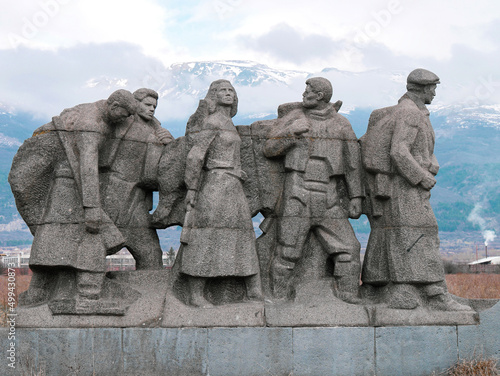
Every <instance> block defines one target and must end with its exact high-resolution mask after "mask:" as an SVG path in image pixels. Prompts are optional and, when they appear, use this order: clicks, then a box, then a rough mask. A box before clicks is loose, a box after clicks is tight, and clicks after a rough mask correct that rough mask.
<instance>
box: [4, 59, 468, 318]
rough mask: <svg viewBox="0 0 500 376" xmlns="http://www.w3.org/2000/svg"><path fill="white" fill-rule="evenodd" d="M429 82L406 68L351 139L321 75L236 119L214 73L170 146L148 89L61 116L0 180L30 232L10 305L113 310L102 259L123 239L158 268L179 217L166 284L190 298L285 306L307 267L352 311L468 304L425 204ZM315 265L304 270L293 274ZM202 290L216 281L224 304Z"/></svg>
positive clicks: (227, 89) (229, 90)
mask: <svg viewBox="0 0 500 376" xmlns="http://www.w3.org/2000/svg"><path fill="white" fill-rule="evenodd" d="M437 84H439V78H438V77H437V76H436V75H435V74H434V73H432V72H429V71H427V70H425V69H416V70H414V71H413V72H411V73H410V75H409V76H408V80H407V93H406V94H405V95H403V97H402V98H401V99H400V100H399V103H398V104H397V105H395V106H392V107H387V108H383V109H379V110H375V111H374V112H373V113H372V115H371V117H370V121H369V124H368V129H367V132H366V134H365V135H364V136H363V137H362V138H361V139H360V140H358V139H357V137H356V135H355V134H354V131H353V129H352V127H351V124H350V123H349V121H348V120H347V119H346V118H345V117H344V116H342V115H341V114H339V112H338V111H339V109H340V106H341V105H342V102H340V101H337V102H335V103H332V102H331V98H332V94H333V89H332V85H331V83H330V82H329V81H328V80H327V79H325V78H321V77H315V78H310V79H308V80H307V81H306V89H305V91H304V93H303V95H302V98H303V99H302V102H296V103H286V104H282V105H280V106H279V108H278V118H277V119H275V120H270V121H262V122H257V123H254V124H252V125H250V126H238V127H235V126H234V124H233V122H232V120H231V119H232V117H234V116H235V115H236V112H237V107H238V96H237V94H236V91H235V89H234V87H233V86H232V85H231V83H230V82H229V81H226V80H217V81H214V82H213V83H212V84H211V85H210V88H209V89H208V92H207V95H206V97H205V99H203V100H201V101H200V104H199V106H198V109H197V110H196V112H195V113H194V114H193V115H192V116H191V118H190V119H189V121H188V123H187V127H186V135H185V136H184V137H179V138H177V139H174V138H173V137H172V136H171V134H170V133H169V132H168V131H167V130H166V129H164V128H162V127H161V125H160V123H159V121H158V120H157V119H156V118H155V117H154V113H155V109H156V106H157V103H158V94H157V93H156V92H155V91H153V90H150V89H139V90H137V91H136V92H134V93H133V94H132V93H130V92H128V91H126V90H118V91H116V92H114V93H113V94H111V96H110V97H109V98H108V99H107V100H102V101H98V102H95V103H90V104H82V105H78V106H76V107H73V108H70V109H66V110H64V111H63V112H62V113H61V114H60V115H59V116H55V117H54V118H53V119H52V121H51V122H50V123H48V124H46V125H44V126H42V127H40V128H39V129H37V130H36V131H35V132H34V135H33V137H31V138H30V139H28V140H26V142H25V143H24V144H23V145H22V146H21V148H20V150H19V151H18V153H17V155H16V156H15V158H14V162H13V165H12V170H11V173H10V175H9V181H10V184H11V187H12V190H13V193H14V196H15V198H16V204H17V206H18V210H19V212H20V214H21V216H22V217H23V219H24V220H25V221H26V223H27V224H28V226H29V228H30V230H31V232H32V233H33V235H34V241H33V247H32V251H31V259H30V268H31V269H32V271H33V278H32V281H31V284H30V287H29V290H28V291H27V292H26V293H25V294H24V295H23V296H22V300H21V303H22V304H23V305H25V306H35V305H39V304H44V303H48V304H49V308H50V309H51V311H52V313H53V314H111V315H122V314H124V312H125V310H126V308H127V304H130V299H129V300H128V303H127V304H125V303H124V302H123V299H122V297H123V296H124V291H122V290H121V289H123V288H122V287H120V286H118V285H117V284H116V283H114V282H113V280H112V279H110V278H107V277H106V274H105V273H106V256H108V255H111V254H113V253H116V252H118V251H119V250H120V249H121V248H122V247H126V248H127V249H128V250H129V251H130V253H131V254H132V256H133V257H134V259H135V261H136V269H137V270H156V269H162V268H163V265H162V251H161V248H160V244H159V240H158V236H157V232H156V228H165V227H168V226H171V225H176V224H178V225H182V227H183V228H182V235H181V248H180V250H179V253H178V256H177V260H176V263H175V266H174V269H173V271H172V273H173V274H174V276H175V278H173V279H175V283H176V284H180V285H182V286H183V287H182V288H181V290H179V291H183V293H180V295H182V294H184V295H185V297H184V298H181V297H179V299H181V300H182V299H183V301H184V303H185V304H189V305H191V306H194V307H199V308H209V307H212V306H213V305H214V304H220V302H227V301H242V300H241V299H243V301H262V300H263V299H264V296H265V297H266V299H268V300H270V301H274V302H284V301H285V302H289V301H293V298H294V294H295V291H296V289H297V286H298V285H300V284H301V283H305V282H304V279H305V278H306V277H305V276H307V278H306V279H309V280H311V279H312V280H314V279H322V278H329V279H330V280H331V283H332V289H333V291H334V293H335V296H336V297H337V298H338V299H340V300H342V301H344V302H346V303H350V304H365V305H366V304H387V305H388V306H389V307H390V308H394V309H414V308H416V307H417V306H428V307H431V308H433V309H439V310H470V308H469V307H468V306H466V305H462V304H460V303H458V302H457V301H455V300H454V299H453V298H452V296H450V294H449V293H448V291H447V288H446V284H445V279H444V271H443V266H442V262H441V259H440V255H439V238H438V227H437V222H436V218H435V216H434V214H433V212H432V209H431V206H430V203H429V198H430V190H431V188H432V187H433V186H434V184H435V183H436V180H435V178H434V176H435V175H436V174H437V172H438V169H439V165H438V162H437V160H436V157H435V155H434V139H435V136H434V131H433V129H432V126H431V123H430V121H429V112H428V110H427V108H426V104H430V103H431V101H432V99H433V98H434V96H435V89H436V85H437ZM257 134H264V136H263V137H261V136H257ZM153 191H159V197H160V202H159V203H158V207H157V209H156V211H155V212H154V213H153V214H152V215H151V214H150V211H151V210H152V207H153V201H152V193H153ZM268 192H272V193H271V194H268ZM258 212H261V213H262V214H263V215H264V217H265V219H264V222H263V229H264V234H263V235H262V236H261V237H260V238H259V239H256V238H255V232H254V228H253V224H252V217H253V216H254V215H255V214H257V213H258ZM362 213H364V214H366V215H367V216H368V218H369V221H370V224H371V228H372V230H371V234H370V238H369V242H368V246H367V249H366V254H365V257H364V262H363V267H362V270H361V261H360V243H359V241H358V240H357V239H356V236H355V234H354V231H353V228H352V226H351V224H350V222H349V218H352V219H357V218H359V217H360V215H361V214H362ZM264 223H266V225H264ZM314 258H315V260H316V261H315V262H314V263H315V265H316V266H315V267H316V269H317V270H315V271H310V270H306V271H304V270H305V269H304V268H306V269H307V268H309V269H311V267H308V266H307V265H309V264H308V262H309V263H310V261H308V260H311V259H314ZM317 260H319V261H317ZM165 272H166V271H165ZM360 275H361V280H362V285H361V286H360ZM224 279H228V280H229V281H226V282H227V283H225V284H224V283H221V280H224ZM212 285H213V286H212ZM210 286H212V287H213V288H215V289H218V288H219V289H227V290H228V292H225V293H222V295H224V296H225V298H224V299H226V300H224V299H218V298H217V297H214V296H212V294H210V292H209V291H208V290H210ZM238 289H240V290H241V289H243V290H244V294H243V296H242V295H241V294H239V295H238V294H235V293H234V291H235V290H238ZM131 290H133V286H132V287H131ZM173 291H177V290H176V289H173ZM231 294H233V295H234V296H236V298H234V297H233V298H231V296H232V295H231ZM128 295H129V298H130V296H132V295H133V294H131V293H130V291H129V292H128ZM228 296H229V298H228Z"/></svg>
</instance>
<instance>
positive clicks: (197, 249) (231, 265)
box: [179, 80, 262, 307]
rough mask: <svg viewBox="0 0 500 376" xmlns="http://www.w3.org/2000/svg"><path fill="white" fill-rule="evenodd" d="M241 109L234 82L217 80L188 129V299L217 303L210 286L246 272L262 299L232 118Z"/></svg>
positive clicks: (184, 250) (253, 294) (249, 286)
mask: <svg viewBox="0 0 500 376" xmlns="http://www.w3.org/2000/svg"><path fill="white" fill-rule="evenodd" d="M237 108H238V97H237V95H236V91H235V90H234V88H233V86H232V85H231V83H230V82H229V81H226V80H217V81H214V82H212V84H211V85H210V88H209V89H208V93H207V96H206V97H205V99H204V100H202V101H201V102H200V105H199V107H198V109H197V111H196V113H195V114H194V115H193V116H192V117H191V119H190V121H189V122H188V125H187V129H186V139H187V140H186V142H187V144H188V151H187V156H186V169H185V175H184V182H185V184H186V187H187V194H186V198H185V205H186V215H185V218H184V225H183V229H182V234H181V244H182V246H181V249H180V250H179V253H180V260H179V261H180V263H181V264H180V265H181V266H180V272H181V273H182V274H184V275H186V276H187V280H188V284H189V290H190V291H189V295H190V297H189V303H190V304H191V305H193V306H197V307H210V306H211V305H212V303H211V302H209V301H208V300H207V299H206V297H205V286H206V283H207V281H208V279H213V278H216V277H229V276H232V277H242V278H244V280H245V285H246V295H247V298H248V299H251V300H255V299H261V298H262V288H261V281H260V271H259V262H258V258H257V252H256V249H255V232H254V230H253V225H252V217H251V215H250V210H249V207H248V202H247V199H246V197H245V193H244V192H243V186H242V181H243V180H245V174H244V173H243V171H242V169H241V161H240V144H241V140H240V137H239V135H238V132H237V130H236V128H235V126H234V124H233V122H232V120H231V118H232V117H233V116H234V115H236V112H237Z"/></svg>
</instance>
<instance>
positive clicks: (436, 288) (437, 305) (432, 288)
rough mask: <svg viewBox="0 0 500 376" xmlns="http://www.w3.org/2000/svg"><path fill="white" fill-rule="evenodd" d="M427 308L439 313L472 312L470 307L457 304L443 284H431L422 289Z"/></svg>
mask: <svg viewBox="0 0 500 376" xmlns="http://www.w3.org/2000/svg"><path fill="white" fill-rule="evenodd" d="M424 292H425V293H426V295H427V299H428V302H429V306H430V307H431V308H433V309H437V310H440V311H473V309H472V308H471V307H469V306H468V305H465V304H460V303H459V302H457V301H456V300H455V299H453V297H452V296H451V294H450V293H448V289H447V288H446V285H445V284H444V282H441V283H433V284H430V285H427V286H425V287H424Z"/></svg>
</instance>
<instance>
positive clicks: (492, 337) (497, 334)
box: [458, 302, 500, 360]
mask: <svg viewBox="0 0 500 376" xmlns="http://www.w3.org/2000/svg"><path fill="white" fill-rule="evenodd" d="M479 316H480V321H481V324H480V325H478V326H474V327H469V326H467V327H466V326H459V327H458V350H459V354H460V358H462V359H467V358H469V359H470V358H473V357H474V356H484V357H486V358H489V357H495V358H497V359H499V360H500V329H499V323H500V302H498V303H497V304H496V305H494V306H493V307H492V308H490V309H487V310H484V311H482V312H480V313H479Z"/></svg>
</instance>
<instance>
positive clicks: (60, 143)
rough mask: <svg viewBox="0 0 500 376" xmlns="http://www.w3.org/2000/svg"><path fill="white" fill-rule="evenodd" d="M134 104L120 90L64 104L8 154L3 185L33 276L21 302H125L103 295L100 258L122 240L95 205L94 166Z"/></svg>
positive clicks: (118, 310)
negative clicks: (26, 243) (20, 223)
mask: <svg viewBox="0 0 500 376" xmlns="http://www.w3.org/2000/svg"><path fill="white" fill-rule="evenodd" d="M135 109H136V99H134V97H133V95H132V94H131V93H130V92H128V91H126V90H118V91H116V92H114V93H113V94H111V95H110V97H109V98H108V100H102V101H98V102H95V103H87V104H82V105H78V106H75V107H73V108H70V109H66V110H64V111H63V112H62V113H61V114H60V115H59V116H55V117H54V118H53V119H52V121H51V122H50V123H48V124H45V125H44V126H42V127H40V128H39V129H37V130H36V131H35V132H34V135H33V137H32V138H31V139H29V140H28V141H27V142H26V143H25V144H23V145H22V146H21V148H20V149H19V151H18V153H17V154H16V156H15V157H14V160H13V163H12V169H11V172H10V174H9V182H10V184H11V187H12V191H13V193H14V197H15V198H16V202H17V205H18V206H19V208H20V213H21V216H22V217H23V219H25V221H26V223H27V224H28V226H29V227H30V230H31V232H32V233H33V235H34V241H33V246H32V248H31V257H30V268H31V269H32V271H33V277H32V280H31V283H30V288H29V289H28V291H27V292H25V293H24V294H23V295H22V296H21V298H20V303H21V304H22V305H25V306H35V305H38V304H42V303H44V302H47V301H50V305H49V307H52V308H54V311H53V312H54V313H68V314H95V313H99V314H118V315H120V314H123V312H124V310H125V309H126V307H127V306H128V304H130V303H131V302H130V301H128V302H127V301H126V300H124V299H122V295H121V292H120V291H117V292H116V294H115V291H114V290H113V288H109V289H108V291H106V293H103V289H104V288H105V287H104V286H107V287H109V286H111V287H112V284H109V283H107V284H105V270H106V255H107V254H112V253H114V252H117V251H118V250H119V249H120V248H121V246H122V245H123V244H124V237H123V235H122V234H121V233H120V231H119V230H118V228H117V227H116V224H115V223H114V222H113V221H112V220H111V219H110V217H109V215H108V213H106V211H104V210H103V207H102V202H101V198H102V197H101V195H100V179H99V168H101V169H102V168H106V167H107V165H106V164H105V163H104V162H106V161H107V158H105V156H106V155H107V154H109V145H107V141H108V139H109V138H110V135H111V134H112V133H113V132H114V131H115V128H116V127H118V126H120V125H123V124H129V122H132V123H133V119H132V116H131V115H133V114H134V113H135ZM102 201H104V202H106V201H107V200H106V197H103V200H102ZM160 262H161V255H160ZM97 300H101V301H99V302H96V301H97Z"/></svg>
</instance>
